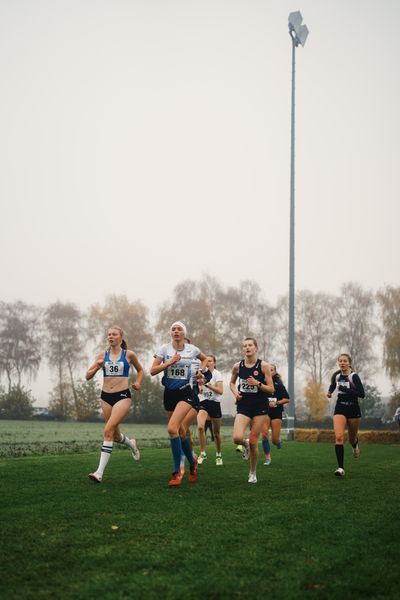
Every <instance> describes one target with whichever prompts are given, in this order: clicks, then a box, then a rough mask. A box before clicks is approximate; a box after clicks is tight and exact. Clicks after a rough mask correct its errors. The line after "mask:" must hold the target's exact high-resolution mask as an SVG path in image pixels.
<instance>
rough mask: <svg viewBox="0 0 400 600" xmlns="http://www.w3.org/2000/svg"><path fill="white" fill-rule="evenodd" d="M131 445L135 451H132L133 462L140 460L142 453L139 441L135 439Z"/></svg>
mask: <svg viewBox="0 0 400 600" xmlns="http://www.w3.org/2000/svg"><path fill="white" fill-rule="evenodd" d="M131 444H132V446H133V450H132V458H133V460H140V451H139V448H138V445H137V441H136V440H135V438H132V439H131Z"/></svg>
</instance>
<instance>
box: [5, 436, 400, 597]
mask: <svg viewBox="0 0 400 600" xmlns="http://www.w3.org/2000/svg"><path fill="white" fill-rule="evenodd" d="M208 454H209V458H208V460H207V461H206V463H205V464H204V465H201V466H200V467H199V479H198V481H197V482H196V483H194V484H189V483H188V481H187V480H186V479H185V480H184V482H183V484H182V485H181V486H180V487H179V488H172V489H171V488H168V486H167V482H168V479H169V475H170V472H171V458H170V452H169V450H168V449H156V448H145V449H144V450H143V452H142V460H141V461H140V462H139V463H136V462H134V461H133V460H132V458H131V455H130V452H129V451H128V450H127V451H120V452H115V453H114V454H113V455H112V456H111V459H110V463H109V467H108V469H107V471H106V475H105V478H104V480H103V483H102V484H100V485H97V484H94V483H93V482H91V481H89V479H88V478H87V474H88V473H89V472H90V471H92V470H93V469H94V468H95V467H96V466H97V463H98V452H95V453H86V454H71V455H63V456H51V455H49V456H38V457H25V458H6V459H1V460H0V478H1V482H2V502H1V519H2V545H1V548H2V559H1V562H0V573H1V577H0V593H1V594H2V597H4V598H7V599H10V600H11V599H21V598H24V599H30V598H35V599H40V598H56V599H95V598H97V597H98V598H101V599H102V600H103V599H110V600H112V599H120V598H121V599H122V598H145V599H147V598H149V599H152V598H154V599H156V598H157V599H164V598H167V599H179V598H186V599H190V600H191V599H197V598H199V599H200V598H249V599H250V598H251V599H254V598H255V597H257V598H269V599H275V598H276V599H298V598H301V599H302V598H318V599H322V598H323V599H327V600H328V599H329V600H332V599H333V600H335V599H338V600H339V599H340V600H342V599H349V600H354V599H358V598H359V599H365V598H373V599H378V598H382V599H386V600H388V599H394V598H397V597H398V564H399V560H400V552H399V525H398V523H399V509H398V507H399V470H400V454H399V449H398V447H395V446H378V445H371V446H364V447H363V448H362V455H361V458H360V459H358V460H355V459H353V458H352V456H351V453H350V448H349V446H347V447H346V464H345V468H346V477H345V478H344V479H343V480H341V479H337V478H336V477H334V475H333V471H334V468H335V460H334V448H333V446H332V445H331V444H313V443H299V442H287V443H285V444H284V446H283V448H282V450H280V451H277V450H275V451H274V452H273V462H272V465H271V466H270V467H265V466H263V464H262V462H261V459H260V464H259V467H258V483H257V484H256V485H250V484H248V483H247V473H248V463H246V462H245V461H243V460H242V458H241V456H240V454H239V453H237V452H235V447H234V446H233V444H228V443H226V444H225V446H224V448H223V457H224V466H223V467H216V466H215V464H214V460H213V457H214V447H213V446H212V445H209V446H208Z"/></svg>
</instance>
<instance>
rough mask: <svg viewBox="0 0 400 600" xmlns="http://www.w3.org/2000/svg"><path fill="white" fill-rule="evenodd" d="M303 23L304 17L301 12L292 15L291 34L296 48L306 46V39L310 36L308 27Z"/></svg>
mask: <svg viewBox="0 0 400 600" xmlns="http://www.w3.org/2000/svg"><path fill="white" fill-rule="evenodd" d="M302 22H303V17H302V16H301V12H300V11H299V10H296V11H295V12H291V13H290V15H289V34H290V37H291V38H292V40H293V43H294V44H295V46H298V45H299V44H301V45H302V46H304V44H305V43H306V39H307V36H308V27H307V25H302Z"/></svg>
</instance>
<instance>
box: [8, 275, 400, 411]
mask: <svg viewBox="0 0 400 600" xmlns="http://www.w3.org/2000/svg"><path fill="white" fill-rule="evenodd" d="M178 318H179V319H180V320H183V321H184V322H185V323H186V325H187V328H188V333H189V336H190V337H191V339H192V341H193V342H194V343H195V344H196V345H198V346H199V347H200V348H201V349H202V350H203V351H205V352H209V353H213V354H215V355H216V356H217V359H218V368H219V369H220V370H222V371H228V370H230V369H231V367H232V364H233V363H234V362H235V361H236V360H238V358H239V357H240V352H241V341H242V339H243V337H244V336H246V335H252V336H254V337H256V338H257V340H258V343H259V353H260V355H261V356H263V357H265V358H266V359H268V360H273V361H274V362H277V363H278V365H280V367H281V368H283V369H284V367H285V365H286V364H287V358H286V357H287V329H288V326H287V325H288V324H287V320H288V300H287V297H281V298H279V299H278V300H277V302H275V303H271V302H269V301H268V299H267V298H266V297H265V295H264V294H263V292H262V290H261V288H260V286H259V284H258V283H257V282H255V281H243V282H240V283H239V285H238V286H237V287H225V286H223V285H222V284H220V283H219V282H218V281H217V280H216V279H214V278H212V277H209V276H203V278H202V279H201V280H197V281H194V280H185V281H183V282H181V283H179V284H178V285H177V286H176V288H175V289H174V291H173V294H172V297H171V298H169V299H167V300H165V301H164V303H163V304H162V305H161V306H160V308H159V310H158V311H157V315H156V319H154V320H153V321H151V319H150V311H149V309H148V308H147V307H146V306H145V305H144V304H143V303H142V302H141V301H140V300H131V299H128V298H127V297H126V296H124V295H119V296H117V295H112V296H109V297H107V298H106V300H105V301H104V303H103V304H95V305H92V306H90V307H89V308H88V309H87V310H86V311H83V310H81V309H80V308H79V307H78V306H77V305H75V304H72V303H70V302H56V303H54V304H51V305H50V306H48V307H46V308H41V307H37V306H33V305H30V304H27V303H24V302H22V301H17V302H13V303H10V302H8V303H7V302H0V378H1V379H2V381H3V382H5V384H6V390H5V393H7V392H8V393H10V392H11V389H12V388H15V387H17V388H21V386H22V381H23V380H26V379H29V378H30V377H34V376H35V375H36V374H37V372H38V370H39V367H40V364H41V362H42V361H43V360H47V363H48V365H49V367H50V370H51V372H52V374H53V378H54V387H53V389H52V392H51V398H50V407H52V408H53V409H54V411H55V412H56V413H57V414H58V415H59V416H61V417H67V416H69V415H71V414H74V415H75V416H77V417H78V418H86V417H88V415H90V414H91V413H92V412H93V410H94V408H93V407H94V406H97V405H96V404H95V401H94V399H95V398H97V397H98V390H97V389H96V387H95V386H96V384H94V383H91V384H90V385H91V387H90V386H89V387H88V385H89V384H87V383H84V382H82V373H84V371H85V370H86V367H87V363H88V360H89V359H88V354H90V353H92V352H95V351H97V350H98V349H100V348H101V347H103V346H104V344H105V334H106V330H107V328H108V327H109V326H111V325H113V324H118V325H120V326H122V327H123V329H124V330H125V332H126V338H127V340H128V344H129V346H130V347H132V348H133V349H134V350H135V351H136V352H137V354H138V355H139V357H141V358H142V357H143V358H144V357H146V356H148V355H149V353H150V352H151V351H152V350H153V349H154V348H155V346H156V345H157V344H159V343H160V342H163V341H166V339H168V331H169V327H170V324H171V323H172V322H173V321H174V320H176V319H178ZM342 351H346V352H349V353H350V354H351V355H352V357H353V363H354V365H355V367H356V369H357V370H358V371H359V372H360V373H361V374H362V376H363V380H364V381H367V382H368V381H371V380H372V379H373V377H374V374H376V373H377V371H379V370H381V369H385V371H386V373H387V375H388V376H389V377H390V379H391V380H392V382H393V384H394V386H396V384H397V382H398V380H399V378H400V288H394V287H390V286H387V287H385V288H383V289H381V290H380V291H379V292H378V293H375V292H373V291H370V290H365V289H364V288H363V287H362V286H361V285H359V284H357V283H353V282H350V283H346V284H344V285H343V286H342V288H341V290H340V294H338V295H332V294H326V293H321V292H317V293H314V292H310V291H307V290H304V291H300V292H299V293H298V294H297V297H296V370H297V374H298V377H300V378H302V379H303V380H305V381H306V386H307V385H308V386H309V390H310V389H311V390H312V389H314V388H315V385H316V386H319V388H320V389H321V386H322V385H323V384H324V383H326V380H327V377H328V375H329V374H330V373H331V372H332V370H333V369H334V367H335V363H336V358H337V355H338V353H339V352H342ZM313 385H314V388H313ZM149 389H150V388H149ZM315 389H317V388H315ZM3 392H4V390H3ZM151 392H152V393H154V389H152V390H151ZM149 393H150V392H149Z"/></svg>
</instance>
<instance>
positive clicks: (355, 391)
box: [327, 353, 365, 477]
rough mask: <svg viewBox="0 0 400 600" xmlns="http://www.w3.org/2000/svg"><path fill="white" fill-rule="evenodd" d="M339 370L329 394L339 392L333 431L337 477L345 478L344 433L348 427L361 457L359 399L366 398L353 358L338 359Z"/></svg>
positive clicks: (342, 356)
mask: <svg viewBox="0 0 400 600" xmlns="http://www.w3.org/2000/svg"><path fill="white" fill-rule="evenodd" d="M338 363H339V370H338V371H336V372H335V373H334V374H333V375H332V379H331V384H330V386H329V390H328V393H327V396H328V398H331V397H332V394H333V392H334V391H335V390H336V391H337V399H336V406H335V411H334V415H333V429H334V431H335V452H336V459H337V463H338V468H337V469H336V471H335V475H336V476H337V477H344V448H343V444H344V431H345V428H346V425H347V431H348V435H349V442H350V444H351V445H352V447H353V456H354V458H358V457H359V456H360V449H359V447H358V428H359V427H360V421H361V410H360V405H359V404H358V398H364V397H365V392H364V388H363V384H362V383H361V379H360V378H359V376H358V375H357V373H355V372H354V371H353V368H352V366H351V357H350V355H349V354H346V353H343V354H340V355H339V358H338Z"/></svg>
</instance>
